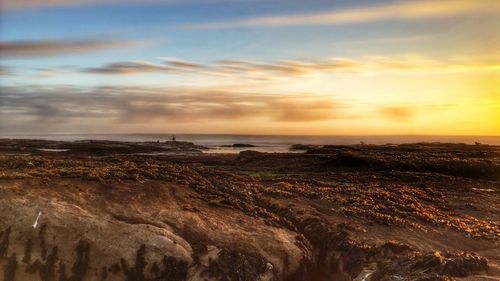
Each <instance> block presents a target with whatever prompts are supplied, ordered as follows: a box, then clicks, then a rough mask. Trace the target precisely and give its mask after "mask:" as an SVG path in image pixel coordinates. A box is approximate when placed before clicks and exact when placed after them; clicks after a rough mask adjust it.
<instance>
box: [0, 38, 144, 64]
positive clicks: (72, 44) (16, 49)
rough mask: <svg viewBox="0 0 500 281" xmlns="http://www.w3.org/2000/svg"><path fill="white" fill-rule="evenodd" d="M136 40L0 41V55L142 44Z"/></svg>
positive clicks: (52, 53) (47, 54) (42, 54)
mask: <svg viewBox="0 0 500 281" xmlns="http://www.w3.org/2000/svg"><path fill="white" fill-rule="evenodd" d="M143 43H144V42H136V41H106V40H80V41H58V40H42V41H8V42H7V41H3V42H0V57H1V58H3V59H5V58H25V57H29V58H37V57H50V56H58V55H64V54H75V53H88V52H96V51H100V50H105V49H111V48H123V47H131V46H137V45H140V44H143Z"/></svg>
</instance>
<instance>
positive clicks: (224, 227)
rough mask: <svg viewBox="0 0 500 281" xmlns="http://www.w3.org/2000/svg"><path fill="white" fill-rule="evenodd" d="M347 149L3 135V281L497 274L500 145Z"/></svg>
mask: <svg viewBox="0 0 500 281" xmlns="http://www.w3.org/2000/svg"><path fill="white" fill-rule="evenodd" d="M13 142H14V143H15V141H12V140H9V142H8V144H9V146H10V147H12V146H14V147H15V145H13ZM38 145H41V146H47V144H44V143H43V142H42V143H38ZM58 145H63V144H58ZM97 145H99V146H100V145H102V144H100V143H99V144H97ZM91 148H92V147H91V144H88V143H86V144H85V149H86V150H88V151H92V149H91ZM335 149H337V150H341V151H340V152H339V151H337V152H332V149H329V150H328V152H324V151H323V152H321V153H319V152H318V153H308V154H279V155H277V154H266V153H258V152H242V153H241V155H239V156H238V155H220V156H216V155H211V156H206V155H199V156H196V155H192V156H185V155H183V156H176V155H170V156H164V155H163V156H149V155H148V156H145V155H142V156H141V155H134V154H131V155H113V154H110V155H107V156H106V155H104V156H103V155H102V153H101V152H102V151H101V150H98V151H100V152H98V153H97V154H92V153H86V154H85V153H83V152H81V151H79V152H75V153H71V152H65V153H45V152H43V151H42V152H39V151H37V150H36V146H33V147H31V148H30V149H29V152H28V153H27V152H26V151H25V152H23V153H22V154H20V151H19V150H18V149H13V150H12V149H10V148H8V147H7V148H6V147H2V142H1V141H0V150H2V151H4V152H3V153H2V154H0V280H7V281H12V280H20V281H24V280H26V281H28V280H29V281H31V280H34V281H36V280H41V281H48V280H58V281H87V280H126V281H132V280H140V281H146V280H275V281H277V280H290V281H298V280H318V281H323V280H364V281H368V280H495V278H496V279H497V280H498V278H499V276H500V269H499V264H500V258H499V256H498V252H499V251H500V248H499V244H498V243H499V240H500V227H499V226H500V223H499V221H500V202H499V189H498V188H499V186H500V185H499V182H498V181H496V180H494V178H495V177H493V176H492V175H490V174H488V173H489V172H490V171H494V169H496V167H497V166H495V165H498V151H497V150H495V148H494V147H467V149H466V150H456V148H454V147H451V149H450V148H449V149H448V150H446V149H444V148H442V147H441V148H439V149H436V148H435V147H431V149H425V148H420V152H419V150H412V152H411V155H410V156H411V157H416V159H418V161H420V162H425V161H429V162H430V163H432V165H433V166H428V167H436V165H437V166H439V165H440V164H439V163H441V162H439V161H442V160H439V159H444V160H443V161H445V162H446V163H447V165H451V166H450V167H451V168H450V169H444V168H443V169H434V168H432V169H431V168H429V170H428V171H427V172H422V171H420V169H419V168H418V167H417V168H412V169H414V170H419V171H420V172H417V171H409V169H410V168H408V167H403V168H400V169H399V170H394V169H392V168H387V169H386V168H384V167H393V166H394V165H395V164H394V163H400V162H401V161H403V160H404V161H406V162H409V158H404V159H403V160H402V159H400V158H401V157H402V156H401V155H403V154H401V149H403V148H395V149H394V150H391V149H390V148H384V149H381V148H378V147H374V148H369V149H371V150H370V151H368V152H366V153H363V150H362V149H360V150H358V151H356V152H355V153H356V155H354V156H353V155H350V153H353V152H352V149H353V148H352V147H346V148H339V147H337V148H335ZM342 149H344V150H342ZM363 149H365V148H363ZM404 149H408V148H404ZM376 150H378V152H377V151H376ZM395 151H397V153H396V152H395ZM453 151H455V152H453ZM457 151H458V152H457ZM464 151H468V152H464ZM394 153H396V154H395V155H398V157H397V159H393V158H391V157H390V155H391V154H394ZM366 155H370V159H372V158H376V159H383V161H384V163H385V164H384V165H378V164H377V165H375V164H373V163H374V162H373V161H374V160H370V161H372V162H366V161H368V160H366V159H365V158H366V157H367V156H366ZM445 155H449V156H445ZM453 155H455V156H457V155H458V156H457V157H458V158H460V159H462V160H461V162H460V163H462V164H459V165H460V166H458V168H457V167H456V166H453V165H454V164H453V163H454V162H453V161H455V162H457V161H458V160H456V159H455V160H453V161H452V160H450V159H452V158H450V157H453ZM345 157H347V158H345ZM394 157H395V156H394ZM359 158H361V159H362V160H359ZM353 159H354V160H353ZM426 159H429V160H426ZM352 161H354V162H355V164H353V162H352ZM356 161H363V162H362V163H361V162H359V163H358V162H356ZM377 161H379V160H377ZM377 161H375V162H376V163H378V162H377ZM380 161H382V160H380ZM391 161H393V162H391ZM486 162H488V163H490V165H492V167H490V168H489V169H487V170H484V171H483V172H481V173H477V174H473V176H471V174H468V173H467V174H465V175H463V176H459V175H453V173H455V172H456V171H458V169H462V167H464V166H463V163H466V167H473V168H472V169H476V168H474V167H482V166H483V165H484V163H486ZM360 163H361V164H360ZM367 163H368V164H367ZM450 163H451V164H450ZM474 165H476V166H474ZM450 171H453V173H451V172H450ZM465 171H470V168H466V169H465ZM39 212H41V215H40V216H39V218H38V220H37V216H38V214H39ZM35 222H36V225H34V224H35ZM488 278H489V279H488Z"/></svg>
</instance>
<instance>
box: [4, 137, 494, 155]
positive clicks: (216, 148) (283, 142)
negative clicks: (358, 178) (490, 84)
mask: <svg viewBox="0 0 500 281" xmlns="http://www.w3.org/2000/svg"><path fill="white" fill-rule="evenodd" d="M172 136H173V135H172V134H51V135H0V138H29V139H46V140H65V141H74V140H89V139H93V140H115V141H137V142H141V141H157V140H159V141H166V140H169V139H170V138H171V137H172ZM175 138H176V140H178V141H188V142H193V143H195V144H198V145H203V146H206V147H209V148H211V149H209V150H207V151H206V152H210V153H238V152H239V151H241V150H249V149H251V150H257V151H262V152H288V151H289V148H290V146H291V145H293V144H316V145H325V144H336V145H345V144H359V143H360V142H364V143H366V144H387V143H392V144H401V143H415V142H447V143H466V144H474V142H479V143H483V144H490V145H500V136H428V135H394V136H390V135H385V136H297V135H294V136H273V135H222V134H218V135H216V134H214V135H209V134H176V135H175ZM235 143H244V144H251V145H255V146H256V147H251V148H231V147H229V148H228V147H221V146H223V145H231V144H235Z"/></svg>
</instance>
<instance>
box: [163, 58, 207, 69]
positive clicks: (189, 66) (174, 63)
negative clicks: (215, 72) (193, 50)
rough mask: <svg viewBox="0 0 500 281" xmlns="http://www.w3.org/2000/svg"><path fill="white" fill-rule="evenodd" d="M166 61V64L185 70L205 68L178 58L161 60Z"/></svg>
mask: <svg viewBox="0 0 500 281" xmlns="http://www.w3.org/2000/svg"><path fill="white" fill-rule="evenodd" d="M160 59H162V60H164V61H165V63H166V64H168V65H170V66H172V67H178V68H184V69H203V68H205V67H204V66H203V65H201V64H197V63H194V62H190V61H187V60H182V59H178V58H160Z"/></svg>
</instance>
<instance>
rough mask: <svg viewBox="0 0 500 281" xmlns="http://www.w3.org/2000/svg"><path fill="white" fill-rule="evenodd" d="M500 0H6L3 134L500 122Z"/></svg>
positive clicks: (466, 128) (327, 130) (482, 129)
mask: <svg viewBox="0 0 500 281" xmlns="http://www.w3.org/2000/svg"><path fill="white" fill-rule="evenodd" d="M499 46H500V1H498V0H400V1H397V0H392V1H390V0H387V1H386V0H366V1H365V0H358V1H351V0H308V1H303V0H274V1H268V0H1V1H0V134H52V133H54V134H61V133H67V134H70V133H78V134H81V133H212V134H213V133H222V134H273V135H482V136H489V135H491V136H499V135H500V48H499Z"/></svg>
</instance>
